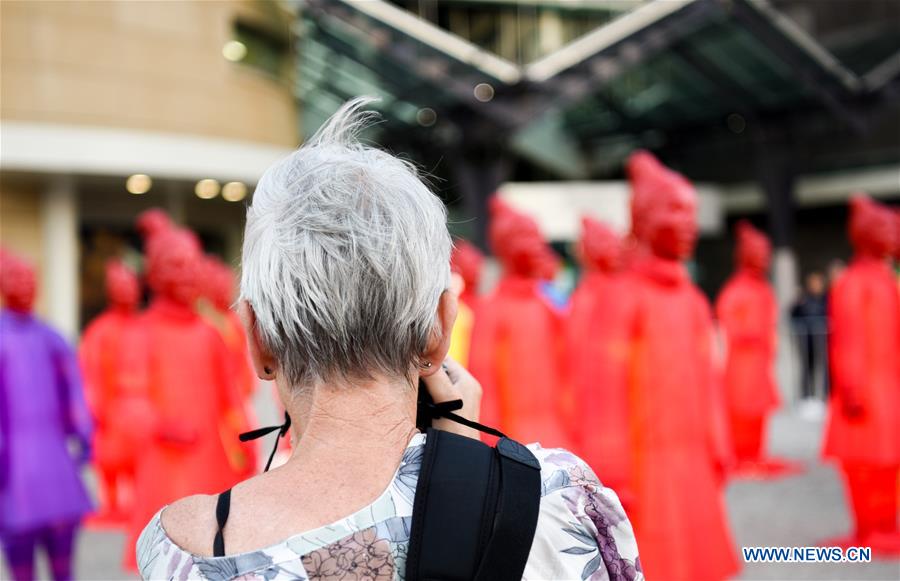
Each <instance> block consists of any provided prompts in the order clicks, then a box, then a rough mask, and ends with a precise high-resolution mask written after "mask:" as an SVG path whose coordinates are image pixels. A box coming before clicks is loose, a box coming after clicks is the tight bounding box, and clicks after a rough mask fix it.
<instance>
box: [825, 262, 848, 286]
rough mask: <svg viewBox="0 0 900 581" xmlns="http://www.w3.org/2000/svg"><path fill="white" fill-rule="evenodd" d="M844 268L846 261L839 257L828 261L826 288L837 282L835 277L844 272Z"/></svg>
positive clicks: (845, 267) (845, 268)
mask: <svg viewBox="0 0 900 581" xmlns="http://www.w3.org/2000/svg"><path fill="white" fill-rule="evenodd" d="M845 270H847V263H846V262H844V261H843V260H841V259H840V258H835V259H834V260H832V261H831V262H829V263H828V288H831V287H832V286H833V285H834V283H835V282H837V279H838V278H840V276H841V275H842V274H844V271H845Z"/></svg>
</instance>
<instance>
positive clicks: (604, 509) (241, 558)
mask: <svg viewBox="0 0 900 581" xmlns="http://www.w3.org/2000/svg"><path fill="white" fill-rule="evenodd" d="M424 444H425V435H424V434H417V435H416V436H414V437H413V438H412V440H411V441H410V443H409V446H408V447H407V449H406V451H405V452H404V454H403V458H402V459H401V461H400V466H399V468H398V469H397V472H396V474H395V475H394V478H393V479H392V480H391V483H390V485H389V486H388V488H387V489H386V490H385V491H384V492H383V493H382V494H381V496H379V497H378V498H377V499H376V500H375V502H373V503H372V504H370V505H369V506H367V507H365V508H363V509H362V510H360V511H358V512H356V513H355V514H352V515H350V516H348V517H347V518H345V519H343V520H340V521H338V522H335V523H332V524H330V525H326V526H323V527H319V528H317V529H314V530H311V531H307V532H305V533H301V534H298V535H294V536H292V537H290V538H288V539H286V540H284V541H282V542H280V543H278V544H276V545H273V546H270V547H267V548H265V549H260V550H257V551H252V552H248V553H240V554H236V555H227V556H225V557H200V556H197V555H194V554H191V553H188V552H187V551H184V550H183V549H181V548H180V547H178V546H177V545H176V544H175V543H173V542H172V540H171V539H170V538H169V537H168V535H167V534H166V531H165V530H163V527H162V524H161V522H160V513H161V512H162V510H160V512H158V513H156V516H154V517H153V519H152V520H151V521H150V523H149V524H148V525H147V527H146V528H145V529H144V532H143V533H142V534H141V536H140V538H139V539H138V542H137V547H136V549H137V560H138V566H139V568H140V572H141V576H142V577H143V578H144V579H167V580H183V579H217V580H218V579H240V580H242V581H251V580H253V581H256V580H263V579H265V580H267V581H268V580H278V581H280V580H282V579H309V580H310V581H324V580H328V581H338V580H340V581H351V580H353V581H356V580H363V579H366V580H373V581H392V580H401V581H402V579H403V578H404V574H405V569H406V550H407V545H408V542H409V532H410V524H411V521H412V509H413V496H414V495H415V490H416V482H417V481H418V477H419V468H420V466H421V463H422V455H423V452H424ZM528 448H529V449H530V450H531V451H532V452H533V453H534V455H535V456H536V457H537V458H538V460H539V461H540V463H541V488H542V490H541V506H540V513H539V516H538V524H537V530H536V531H535V535H534V542H533V544H532V546H531V553H530V554H529V557H528V563H527V565H526V567H525V573H524V575H523V577H524V578H525V579H582V580H584V579H591V580H606V579H610V580H612V581H619V580H621V581H632V580H638V581H640V580H642V579H643V574H642V573H641V565H640V561H639V559H638V551H637V544H636V542H635V539H634V533H633V531H632V529H631V523H630V522H629V521H628V518H627V517H626V516H625V512H624V511H623V510H622V505H621V503H620V502H619V499H618V497H617V496H616V494H615V492H613V491H612V490H610V489H608V488H604V487H603V485H601V484H600V481H599V480H598V479H597V477H596V476H595V475H594V472H593V471H592V470H591V469H590V468H589V467H588V465H587V464H585V463H584V461H582V460H581V459H580V458H578V457H577V456H575V455H574V454H572V453H571V452H568V451H566V450H562V449H544V448H541V447H540V445H538V444H532V445H530V446H528Z"/></svg>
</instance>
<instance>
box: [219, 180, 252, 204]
mask: <svg viewBox="0 0 900 581" xmlns="http://www.w3.org/2000/svg"><path fill="white" fill-rule="evenodd" d="M222 197H223V198H225V199H226V200H227V201H229V202H240V201H241V200H243V199H244V198H246V197H247V186H245V185H244V183H243V182H228V183H227V184H225V185H224V186H222Z"/></svg>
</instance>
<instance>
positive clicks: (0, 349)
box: [0, 250, 93, 581]
mask: <svg viewBox="0 0 900 581" xmlns="http://www.w3.org/2000/svg"><path fill="white" fill-rule="evenodd" d="M36 292H37V283H36V280H35V274H34V269H33V268H32V266H31V265H30V264H28V263H26V262H25V261H24V260H22V259H20V258H18V257H16V256H13V255H12V254H10V253H9V252H6V251H3V250H0V298H2V299H3V309H2V311H0V544H2V546H3V552H4V554H5V555H6V560H7V562H8V563H9V568H10V570H11V572H12V575H13V578H14V579H16V580H17V581H20V580H31V579H34V578H35V575H34V561H35V551H36V550H38V549H43V550H44V551H45V552H46V554H47V556H48V558H49V561H50V569H51V571H52V573H53V577H54V579H57V580H63V579H71V578H72V551H73V549H74V544H75V536H76V533H77V531H78V528H79V526H80V523H81V519H82V517H83V516H84V515H85V514H86V513H87V512H89V511H90V509H91V504H90V501H89V500H88V496H87V492H86V491H85V488H84V485H83V483H82V482H81V478H80V476H79V467H80V466H81V465H82V464H84V463H85V462H87V460H88V459H89V457H90V443H91V432H92V430H93V426H92V423H91V418H90V412H89V411H88V408H87V404H86V403H85V400H84V393H83V392H82V386H81V376H80V372H79V369H78V361H77V359H76V357H75V353H74V352H73V350H72V348H71V347H70V346H69V345H68V344H67V343H66V341H65V339H63V338H62V336H60V335H59V333H57V332H56V331H55V330H53V329H52V328H50V327H49V326H47V325H46V324H45V323H43V322H42V321H40V320H39V319H38V318H37V317H35V316H34V314H33V313H32V309H33V307H34V299H35V294H36ZM73 441H74V442H76V443H77V448H78V450H79V452H78V457H77V458H73V457H72V455H71V453H70V447H69V444H70V443H71V442H73Z"/></svg>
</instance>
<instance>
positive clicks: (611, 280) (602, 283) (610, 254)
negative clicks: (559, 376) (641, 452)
mask: <svg viewBox="0 0 900 581" xmlns="http://www.w3.org/2000/svg"><path fill="white" fill-rule="evenodd" d="M576 253H577V255H578V258H579V260H580V262H581V264H582V267H583V269H584V274H583V275H582V278H581V281H580V282H579V284H578V287H577V288H576V289H575V291H574V292H573V293H572V299H571V307H570V312H569V317H568V320H567V323H566V356H567V361H568V365H567V370H568V373H569V377H570V383H571V386H572V390H573V394H574V399H575V401H576V402H577V409H578V413H577V414H576V417H575V419H574V421H573V422H572V427H573V433H574V437H575V442H574V443H575V446H576V447H575V451H576V452H577V453H578V454H579V455H580V456H581V457H582V458H584V459H585V460H586V461H587V463H588V464H589V465H590V466H591V467H592V468H593V469H594V471H595V472H597V475H598V476H599V477H600V478H601V479H602V480H603V483H604V484H605V485H606V486H608V487H610V488H612V489H613V490H615V491H616V493H617V494H618V495H619V498H620V499H621V500H622V501H623V503H625V504H626V508H627V505H628V503H629V502H630V500H631V495H630V492H629V491H628V490H627V480H628V470H629V469H628V454H629V444H628V407H627V401H626V387H627V385H626V373H625V371H626V359H625V357H626V354H627V346H628V344H627V327H626V318H625V316H624V315H625V314H626V313H627V309H626V308H625V305H626V303H627V298H626V296H625V292H624V291H625V286H624V284H623V280H622V276H621V271H620V266H621V253H622V241H621V239H620V237H619V235H618V234H616V233H615V232H614V231H613V230H612V229H611V228H609V227H608V226H606V225H605V224H603V223H602V222H599V221H597V220H594V219H592V218H583V219H582V221H581V239H580V240H579V242H578V246H577V251H576Z"/></svg>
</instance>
